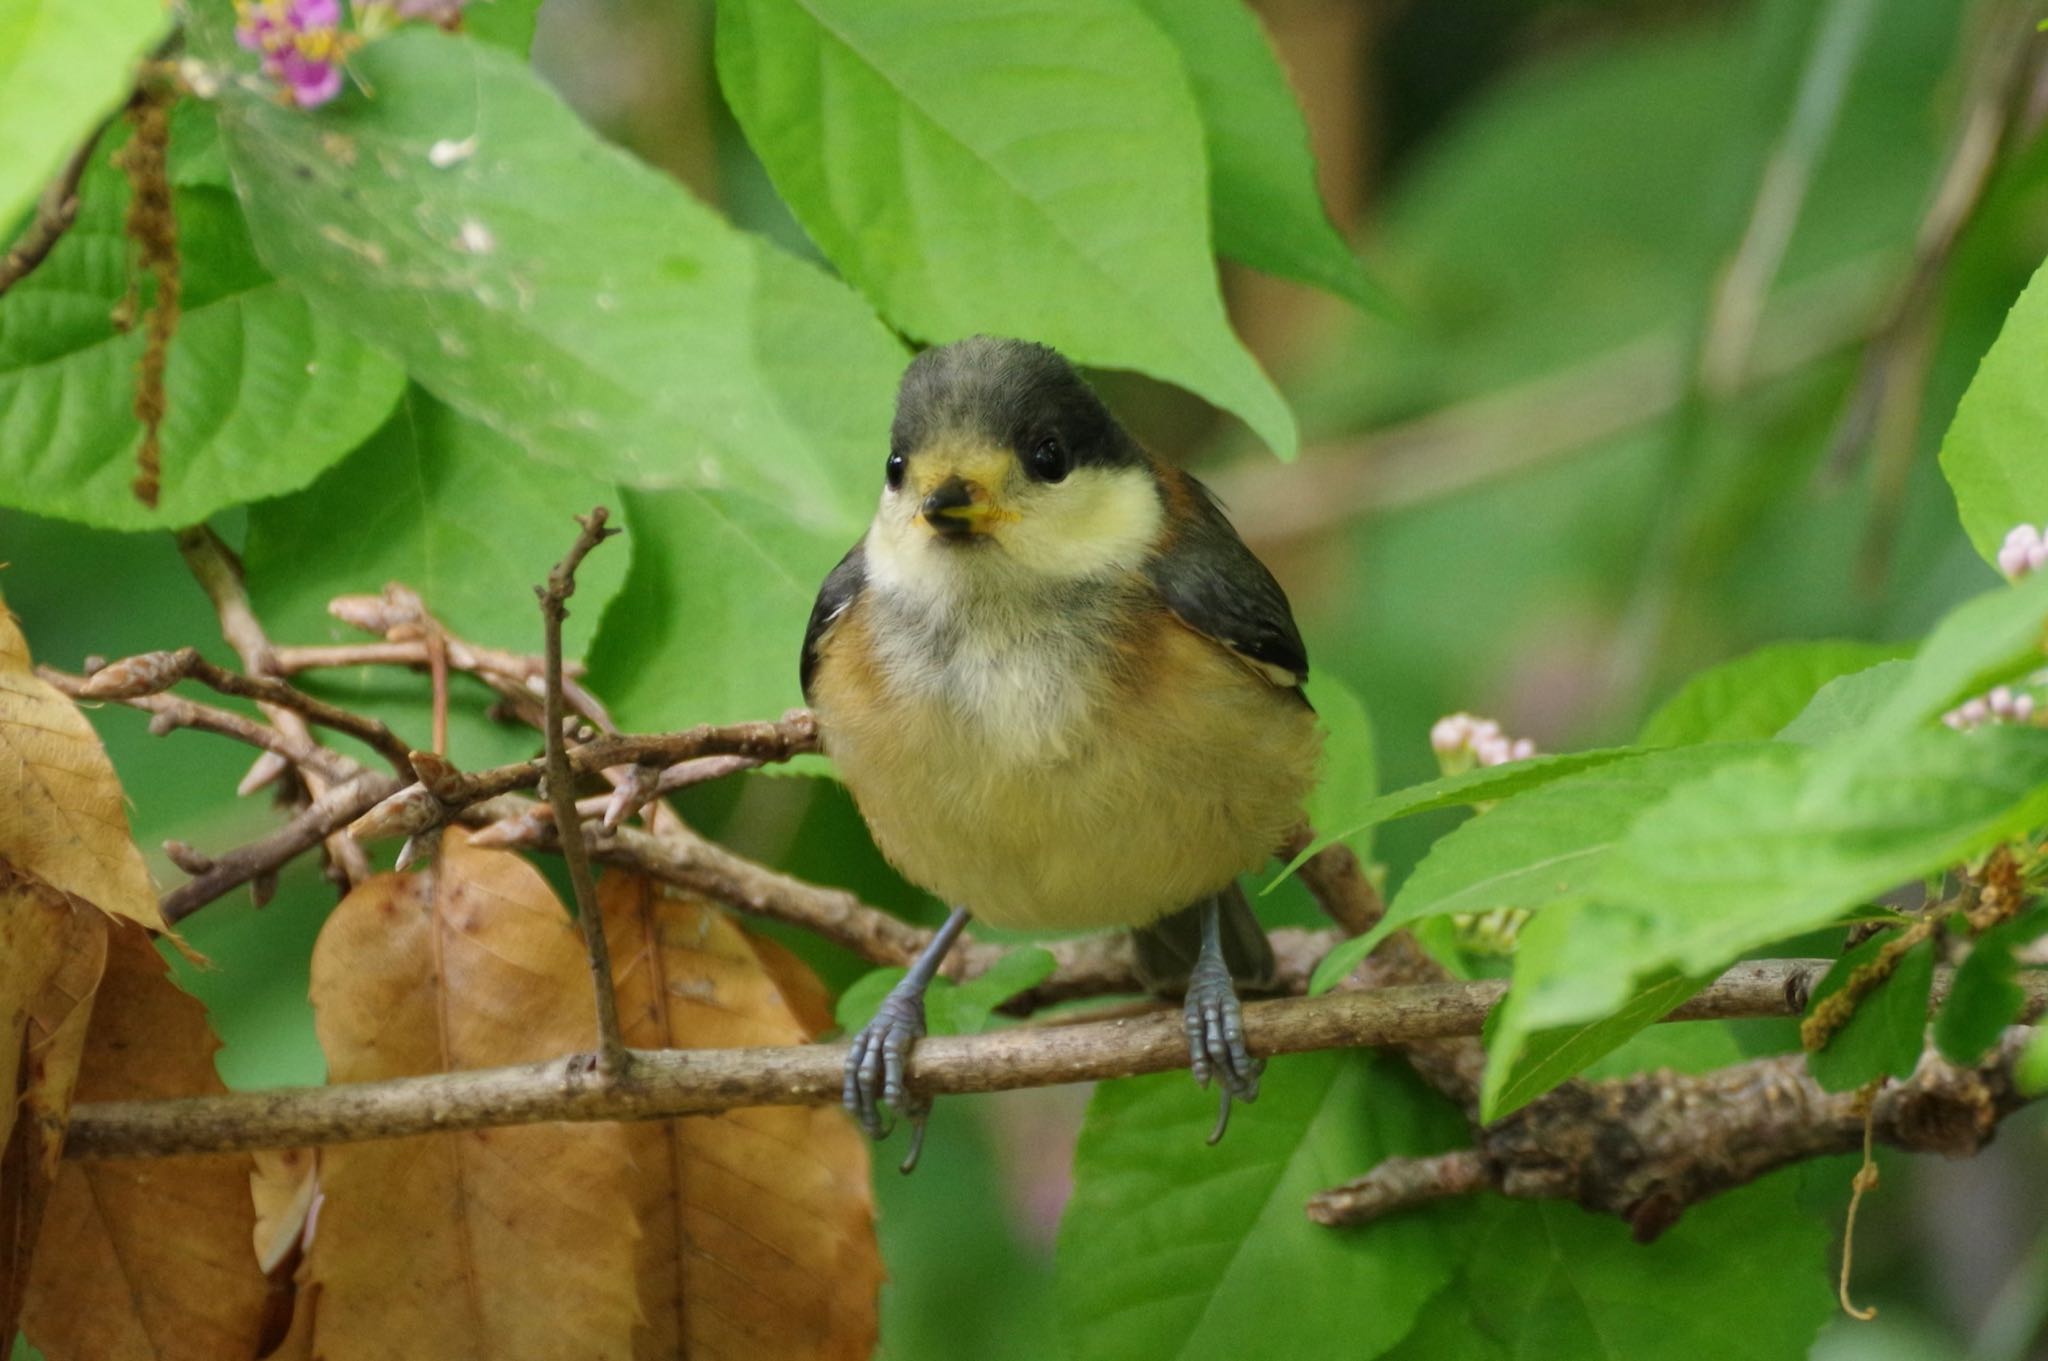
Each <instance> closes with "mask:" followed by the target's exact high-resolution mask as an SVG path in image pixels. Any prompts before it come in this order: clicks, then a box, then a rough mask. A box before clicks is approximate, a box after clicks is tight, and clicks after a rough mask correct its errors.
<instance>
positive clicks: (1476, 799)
mask: <svg viewBox="0 0 2048 1361" xmlns="http://www.w3.org/2000/svg"><path fill="white" fill-rule="evenodd" d="M1641 751H1642V748H1640V747H1604V748H1600V749H1598V750H1595V751H1573V752H1565V753H1563V754H1561V755H1557V756H1532V757H1530V758H1529V759H1528V760H1526V761H1512V762H1509V763H1508V764H1507V765H1504V766H1481V767H1479V768H1478V769H1477V770H1468V771H1465V772H1464V773H1463V774H1459V775H1447V776H1445V777H1444V778H1442V779H1440V780H1428V781H1425V782H1424V783H1422V784H1415V785H1410V786H1408V787H1407V788H1406V789H1396V790H1394V791H1392V792H1391V793H1387V794H1382V795H1380V796H1379V797H1378V798H1376V799H1373V800H1372V801H1371V802H1369V803H1367V804H1366V805H1365V806H1364V807H1362V808H1353V809H1351V810H1350V813H1349V816H1348V817H1347V818H1345V824H1346V825H1343V826H1342V827H1341V829H1339V830H1330V829H1327V828H1322V827H1318V828H1317V829H1316V830H1317V832H1318V833H1319V835H1318V836H1317V838H1316V841H1315V844H1314V845H1312V846H1310V847H1309V848H1308V849H1307V850H1305V851H1303V852H1302V853H1301V854H1300V855H1297V856H1295V857H1294V859H1293V861H1292V862H1291V863H1289V865H1288V866H1287V868H1286V869H1285V870H1283V871H1281V873H1280V874H1279V876H1278V877H1277V878H1275V879H1274V881H1273V882H1272V883H1270V884H1268V885H1266V887H1265V889H1264V890H1263V891H1264V892H1267V893H1270V892H1272V891H1273V888H1274V887H1275V885H1277V884H1278V883H1280V881H1281V880H1284V879H1285V878H1287V876H1288V875H1290V874H1292V873H1294V871H1295V870H1297V869H1299V868H1300V867H1301V864H1302V862H1303V861H1305V860H1307V859H1308V858H1309V857H1310V856H1312V855H1314V854H1315V853H1316V852H1317V851H1319V850H1321V849H1322V848H1323V847H1325V846H1328V845H1330V844H1331V843H1333V842H1338V841H1349V840H1351V839H1352V838H1353V837H1355V836H1357V835H1358V834H1359V833H1360V832H1363V831H1365V830H1366V829H1367V828H1370V827H1374V826H1377V825H1378V824H1380V823H1382V822H1392V821H1393V820H1394V819H1395V818H1405V817H1412V816H1414V815H1415V814H1417V813H1429V812H1433V811H1435V810H1436V809H1439V808H1459V807H1463V806H1466V805H1469V804H1475V803H1487V802H1490V801H1492V800H1495V799H1505V798H1509V797H1511V796H1512V795H1515V794H1519V793H1521V792H1523V791H1524V790H1528V789H1535V788H1537V787H1539V786H1541V785H1546V784H1549V783H1550V782H1551V781H1552V780H1560V779H1563V778H1564V777H1565V776H1567V775H1571V774H1575V773H1576V772H1578V771H1581V770H1590V769H1592V768H1593V767H1594V766H1599V765H1605V764H1607V763H1608V762H1609V761H1618V760H1620V759H1621V758H1623V757H1624V756H1635V755H1638V754H1640V753H1641ZM1333 815H1334V814H1333Z"/></svg>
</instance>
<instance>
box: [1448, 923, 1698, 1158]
mask: <svg viewBox="0 0 2048 1361" xmlns="http://www.w3.org/2000/svg"><path fill="white" fill-rule="evenodd" d="M1581 911H1583V908H1582V906H1581V905H1580V904H1578V903H1559V904H1557V905H1556V906H1554V907H1552V908H1550V909H1549V910H1548V911H1545V912H1542V913H1540V914H1538V915H1537V916H1536V917H1535V918H1534V919H1533V920H1531V921H1530V922H1529V924H1528V925H1526V926H1524V927H1523V928H1522V931H1521V934H1520V935H1518V936H1517V937H1516V938H1515V970H1516V972H1517V973H1518V974H1522V975H1524V976H1527V977H1531V978H1536V979H1541V978H1542V977H1543V976H1544V975H1545V974H1547V973H1549V972H1551V971H1553V970H1555V969H1556V967H1557V964H1558V959H1557V956H1558V954H1559V952H1561V951H1564V950H1568V949H1570V948H1571V944H1572V940H1571V936H1572V927H1573V926H1575V925H1576V924H1577V921H1576V919H1577V917H1578V915H1579V913H1580V912H1581ZM1699 990H1700V985H1699V984H1698V983H1697V982H1695V981H1693V980H1692V979H1689V978H1684V977H1679V976H1673V977H1670V978H1665V979H1661V980H1659V981H1657V982H1656V983H1653V984H1651V985H1649V986H1648V987H1645V988H1643V989H1641V990H1640V991H1639V992H1637V993H1636V995H1635V996H1633V997H1631V998H1629V999H1628V1001H1627V1002H1625V1003H1623V1004H1622V1006H1620V1007H1619V1008H1618V1009H1616V1010H1615V1011H1614V1012H1613V1013H1612V1014H1610V1015H1606V1016H1600V1017H1597V1018H1595V1019H1594V1020H1591V1021H1585V1022H1581V1023H1578V1024H1573V1025H1563V1026H1554V1027H1551V1028H1548V1029H1543V1030H1538V1029H1535V1028H1534V1027H1532V1026H1531V1025H1530V1024H1529V1014H1530V1009H1529V1007H1527V1006H1526V1005H1525V1004H1524V997H1525V995H1526V993H1525V992H1523V991H1518V990H1516V989H1515V988H1514V987H1512V986H1510V987H1509V989H1508V995H1507V996H1506V997H1505V998H1503V999H1502V1000H1501V1004H1500V1005H1499V1006H1498V1007H1496V1008H1495V1009H1494V1012H1493V1014H1492V1015H1491V1016H1489V1017H1488V1018H1487V1027H1486V1075H1485V1078H1484V1080H1483V1081H1482V1082H1481V1084H1480V1091H1479V1118H1480V1119H1482V1120H1489V1121H1490V1120H1498V1119H1500V1118H1501V1117H1502V1116H1505V1115H1508V1114H1511V1113H1512V1112H1514V1111H1517V1110H1519V1109H1521V1108H1522V1107H1523V1106H1525V1105H1527V1104H1528V1103H1529V1102H1531V1101H1533V1100H1535V1099H1536V1098H1537V1097H1539V1096H1541V1095H1543V1094H1544V1093H1545V1092H1547V1091H1549V1090H1550V1089H1551V1088H1553V1087H1555V1086H1557V1084H1558V1083H1560V1082H1563V1081H1565V1080H1566V1079H1568V1078H1572V1077H1575V1076H1577V1075H1578V1074H1579V1073H1582V1072H1584V1071H1585V1070H1586V1068H1587V1067H1588V1066H1589V1065H1591V1064H1593V1063H1596V1062H1598V1061H1599V1060H1600V1059H1602V1058H1604V1057H1605V1056H1606V1055H1608V1054H1610V1053H1612V1052H1613V1051H1614V1050H1616V1049H1618V1048H1619V1047H1621V1046H1622V1045H1623V1044H1625V1043H1627V1042H1628V1041H1629V1040H1630V1039H1631V1038H1633V1037H1634V1036H1635V1035H1636V1034H1637V1032H1639V1031H1641V1030H1642V1029H1643V1027H1645V1026H1648V1025H1653V1024H1655V1023H1656V1022H1657V1021H1658V1020H1659V1019H1660V1018H1661V1017H1663V1016H1664V1015H1665V1014H1666V1013H1667V1012H1669V1011H1670V1010H1671V1009H1672V1008H1673V1007H1676V1006H1677V1005H1678V1004H1679V1003H1681V1002H1683V1001H1685V999H1686V998H1688V997H1690V996H1692V995H1693V994H1694V993H1696V992H1698V991H1699Z"/></svg>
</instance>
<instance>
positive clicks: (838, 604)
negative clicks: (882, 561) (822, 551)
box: [799, 538, 868, 703]
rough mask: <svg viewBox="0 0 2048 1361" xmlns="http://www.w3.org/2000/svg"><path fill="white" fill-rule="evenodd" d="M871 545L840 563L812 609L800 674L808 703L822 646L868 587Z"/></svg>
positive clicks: (859, 547)
mask: <svg viewBox="0 0 2048 1361" xmlns="http://www.w3.org/2000/svg"><path fill="white" fill-rule="evenodd" d="M867 542H868V541H867V540H866V539H865V538H863V539H862V540H861V541H860V542H859V543H857V544H855V545H854V546H853V547H851V548H849V549H847V550H846V556H845V557H843V558H841V559H840V560H839V565H838V566H837V567H834V568H833V569H832V570H831V571H830V572H827V573H826V574H825V584H824V585H822V586H820V587H819V588H818V599H817V600H816V602H815V603H813V604H812V606H811V622H810V626H809V627H808V628H806V629H805V630H804V657H803V665H802V670H801V671H800V673H799V674H800V675H801V677H802V680H803V687H804V700H805V702H806V703H808V702H809V701H810V698H811V677H812V676H813V675H815V674H816V673H817V670H818V644H819V642H820V641H822V640H823V638H824V636H825V633H826V631H827V630H828V629H830V628H831V627H832V625H833V622H834V621H835V620H837V619H838V618H839V616H840V615H842V614H845V613H846V611H847V609H848V607H849V606H851V605H852V604H853V602H854V601H856V600H858V599H859V598H860V593H861V589H862V588H863V587H865V586H866V585H867V580H868V567H867V555H866V553H865V551H864V550H865V549H866V548H867Z"/></svg>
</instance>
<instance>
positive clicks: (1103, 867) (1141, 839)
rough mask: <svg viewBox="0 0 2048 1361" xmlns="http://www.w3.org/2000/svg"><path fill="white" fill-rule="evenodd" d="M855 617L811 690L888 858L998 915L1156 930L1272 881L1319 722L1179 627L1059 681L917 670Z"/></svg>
mask: <svg viewBox="0 0 2048 1361" xmlns="http://www.w3.org/2000/svg"><path fill="white" fill-rule="evenodd" d="M846 624H847V625H848V627H847V628H845V629H844V630H843V631H842V634H841V636H840V637H839V638H835V639H834V643H835V646H834V647H833V649H832V651H831V654H829V655H828V656H827V658H826V660H825V663H824V665H822V666H821V667H820V670H819V675H818V680H817V684H816V687H815V694H814V702H815V705H816V708H817V710H818V714H819V718H820V721H821V723H822V725H823V731H824V734H825V742H826V749H827V752H828V754H830V756H831V757H832V759H833V761H834V762H835V763H836V764H837V766H838V768H839V771H840V774H841V777H842V778H843V779H844V780H845V782H846V784H847V787H848V788H849V789H850V790H851V791H852V792H853V795H854V798H855V800H856V801H857V802H858V803H859V805H860V809H861V813H862V815H863V816H864V817H865V818H866V819H867V821H868V825H869V827H870V829H871V830H872V831H873V833H874V837H875V842H876V844H877V845H878V846H879V847H880V848H881V850H882V852H883V854H885V855H886V856H888V857H889V859H890V860H891V862H892V863H894V864H895V865H896V866H897V868H898V869H899V870H901V871H902V872H903V874H904V875H905V877H907V878H909V879H910V880H911V881H912V882H914V883H917V884H919V885H920V886H922V887H924V888H926V889H929V890H930V891H931V892H932V893H934V894H936V895H938V896H939V897H940V898H942V899H944V900H945V901H946V902H948V903H954V904H959V905H962V906H965V907H967V908H969V909H970V910H972V911H973V912H974V913H975V915H976V916H978V917H980V918H981V919H982V920H984V921H987V922H990V923H992V924H994V925H997V926H1005V927H1026V928H1056V929H1081V928H1089V927H1110V926H1135V925H1141V924H1143V923H1146V922H1149V921H1152V920H1154V919H1156V918H1158V917H1160V916H1162V915H1164V914H1165V913H1167V912H1171V911H1173V910H1175V909H1178V908H1181V907H1184V906H1186V905H1187V904H1189V903H1191V902H1193V901H1195V900H1196V899H1197V898H1200V897H1202V896H1204V895H1205V894H1208V893H1212V892H1214V891H1216V890H1217V889H1219V888H1221V887H1223V886H1224V885H1225V884H1227V883H1229V882H1230V881H1231V880H1232V879H1233V878H1235V877H1236V876H1237V875H1239V874H1242V873H1244V872H1246V871H1248V870H1251V869H1254V868H1256V867H1257V866H1258V865H1259V864H1260V863H1261V862H1262V861H1264V860H1265V858H1266V857H1267V856H1268V855H1270V854H1271V853H1272V851H1273V850H1274V849H1275V848H1276V847H1277V846H1279V844H1280V843H1281V841H1282V840H1283V839H1284V838H1285V836H1286V834H1287V832H1288V831H1289V830H1290V829H1291V828H1292V827H1293V825H1294V824H1295V822H1296V821H1297V820H1298V819H1299V818H1300V816H1301V801H1302V799H1303V797H1304V796H1305V795H1306V794H1307V792H1308V789H1309V786H1310V784H1311V783H1312V782H1313V778H1314V767H1315V761H1316V755H1317V751H1318V748H1319V745H1320V741H1321V737H1320V733H1319V732H1318V731H1317V728H1316V725H1315V717H1314V715H1313V713H1312V712H1311V711H1310V710H1309V709H1308V707H1307V706H1306V705H1305V704H1302V703H1301V702H1300V700H1299V698H1298V697H1297V696H1295V695H1293V694H1292V693H1291V692H1288V691H1285V690H1282V689H1279V688H1276V687H1274V686H1273V685H1271V684H1269V683H1268V682H1266V681H1265V680H1263V679H1262V678H1260V677H1259V676H1257V675H1255V674H1253V673H1252V672H1251V671H1250V670H1249V669H1248V668H1247V667H1245V666H1244V665H1243V664H1241V663H1239V662H1237V661H1236V660H1235V659H1233V658H1231V657H1230V656H1229V655H1228V654H1226V653H1225V652H1224V651H1223V650H1222V649H1220V648H1218V647H1216V646H1215V645H1214V644H1212V643H1209V642H1208V641H1206V640H1204V639H1201V638H1199V637H1197V636H1195V635H1194V634H1192V633H1189V632H1188V631H1187V630H1185V629H1184V628H1182V627H1180V626H1179V625H1177V624H1174V623H1171V622H1164V623H1162V624H1160V625H1159V626H1158V627H1157V628H1156V629H1153V630H1151V631H1149V632H1148V635H1147V637H1146V638H1144V639H1143V640H1142V645H1132V646H1126V647H1122V648H1118V649H1115V650H1113V651H1112V650H1109V649H1105V650H1104V651H1103V653H1102V655H1100V656H1096V657H1091V658H1088V659H1085V660H1084V659H1083V658H1079V657H1076V656H1073V655H1067V656H1065V657H1063V658H1059V659H1058V660H1057V665H1056V666H1054V667H1052V668H1050V669H1044V668H1043V661H1044V658H1045V657H1046V655H1047V654H1046V653H1045V652H1043V651H1041V650H1030V651H1024V652H1018V651H1011V652H1010V653H1009V657H1010V658H1012V659H1014V658H1017V657H1020V656H1022V657H1027V658H1035V659H1038V662H1039V665H1036V666H1035V665H1033V664H1032V663H1030V662H1024V661H1017V660H1008V661H1006V660H1005V659H1004V657H1003V655H1001V654H1000V653H990V654H988V655H986V656H982V657H978V658H970V659H967V660H965V661H963V660H961V659H959V658H955V659H953V661H952V663H951V664H950V665H947V666H941V667H936V668H925V669H923V670H922V671H919V672H916V673H911V672H908V671H906V670H904V669H903V668H900V667H898V668H890V667H889V666H888V665H887V663H886V661H884V660H878V659H877V654H876V653H875V651H874V650H873V649H872V648H871V647H869V646H868V645H867V640H866V639H865V638H864V637H863V636H862V635H864V634H865V632H866V621H865V620H862V619H849V620H847V621H846ZM842 645H844V646H842ZM849 658H859V659H861V660H860V661H858V662H854V661H851V660H849Z"/></svg>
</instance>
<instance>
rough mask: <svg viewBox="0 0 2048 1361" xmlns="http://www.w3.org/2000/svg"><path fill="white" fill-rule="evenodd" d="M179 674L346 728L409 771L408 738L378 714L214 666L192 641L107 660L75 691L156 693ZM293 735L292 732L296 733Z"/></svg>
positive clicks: (123, 696) (98, 695)
mask: <svg viewBox="0 0 2048 1361" xmlns="http://www.w3.org/2000/svg"><path fill="white" fill-rule="evenodd" d="M182 680H192V681H197V682H199V683H200V684H201V685H204V686H205V687H206V688H207V689H209V690H212V691H214V692H215V693H217V694H222V695H233V696H234V697H236V698H237V699H253V700H255V701H257V702H258V703H259V704H261V705H263V706H264V709H265V712H267V713H269V714H270V715H271V718H272V721H273V722H276V721H277V713H278V711H279V710H283V711H284V712H286V713H289V714H292V715H294V716H297V717H300V718H303V719H305V720H306V721H307V722H310V723H317V724H319V725H320V726H321V727H323V728H330V729H332V730H333V731H335V732H338V733H345V734H347V735H348V736H350V737H353V738H355V739H357V740H358V741H360V742H362V743H364V744H365V745H367V746H368V747H370V748H371V749H372V750H374V751H375V752H376V753H377V754H378V755H379V756H382V757H383V758H384V759H385V760H387V761H389V762H391V764H392V766H393V767H394V768H395V769H397V770H398V771H399V772H400V773H402V774H406V775H410V774H412V746H411V744H409V743H408V742H406V740H405V739H404V738H402V737H400V736H398V734H396V733H394V732H392V731H391V729H390V728H388V727H386V726H385V725H384V724H383V723H382V722H380V721H379V720H377V719H374V718H370V717H367V716H365V715H363V714H358V713H355V712H353V711H352V710H349V709H344V708H342V707H341V706H340V705H338V704H330V703H328V702H327V701H326V700H324V699H319V698H316V697H315V696H313V695H309V694H307V693H306V692H305V691H303V690H301V689H299V688H298V687H297V686H295V685H293V684H292V683H291V682H289V681H283V680H279V679H277V678H276V677H275V676H262V675H254V676H245V675H243V674H242V673H241V672H239V671H230V670H229V669H228V668H226V667H224V666H217V665H215V664H214V663H212V662H210V661H208V660H206V658H204V657H202V656H200V655H199V649H198V648H195V647H181V648H178V649H176V650H175V651H171V652H144V653H141V654H139V655H137V656H134V657H123V658H122V659H121V660H119V661H116V662H109V663H108V664H107V665H105V666H104V667H101V668H100V669H99V670H97V671H95V672H93V673H92V674H91V675H90V676H87V677H86V678H85V681H84V683H83V684H82V685H81V686H80V687H79V697H80V698H82V699H118V700H127V699H139V698H141V697H142V696H144V695H152V694H161V693H162V692H163V691H165V690H167V689H169V688H170V687H171V686H173V685H176V684H177V683H178V682H179V681H182ZM293 726H298V725H293ZM292 735H293V736H295V737H296V736H299V735H300V733H299V732H294V733H293V734H292ZM305 737H306V740H307V741H308V742H310V741H311V740H312V739H311V735H310V734H305Z"/></svg>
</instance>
